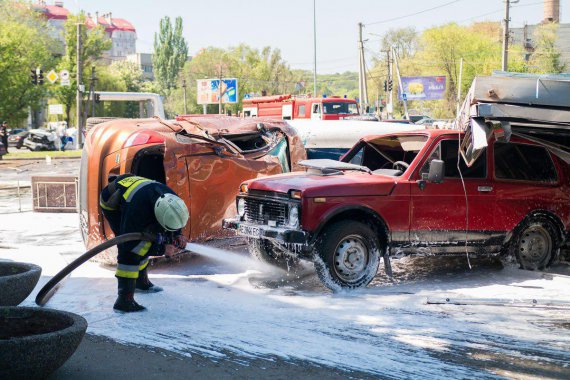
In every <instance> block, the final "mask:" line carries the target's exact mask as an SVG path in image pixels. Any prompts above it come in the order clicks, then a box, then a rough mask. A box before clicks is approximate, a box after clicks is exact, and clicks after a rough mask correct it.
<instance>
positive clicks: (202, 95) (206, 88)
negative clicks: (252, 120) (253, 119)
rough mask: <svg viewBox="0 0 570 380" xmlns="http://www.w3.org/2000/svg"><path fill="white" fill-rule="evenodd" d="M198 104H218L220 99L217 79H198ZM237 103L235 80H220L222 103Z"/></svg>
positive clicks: (236, 84)
mask: <svg viewBox="0 0 570 380" xmlns="http://www.w3.org/2000/svg"><path fill="white" fill-rule="evenodd" d="M197 82H198V96H197V97H198V104H218V103H219V97H220V91H219V86H220V80H219V79H198V80H197ZM237 102H238V83H237V79H236V78H223V79H222V103H237Z"/></svg>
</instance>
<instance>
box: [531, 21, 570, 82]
mask: <svg viewBox="0 0 570 380" xmlns="http://www.w3.org/2000/svg"><path fill="white" fill-rule="evenodd" d="M558 28H559V25H558V24H554V23H551V24H544V25H539V26H538V27H537V28H536V29H535V31H534V45H535V46H534V52H533V53H532V55H531V58H530V61H529V71H530V72H533V73H538V74H545V73H552V74H559V73H562V72H563V71H564V70H565V68H566V67H565V65H564V63H563V62H562V61H561V59H560V57H561V53H560V50H559V49H558V47H557V46H556V40H557V38H558Z"/></svg>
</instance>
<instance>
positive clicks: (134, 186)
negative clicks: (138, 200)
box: [123, 178, 154, 202]
mask: <svg viewBox="0 0 570 380" xmlns="http://www.w3.org/2000/svg"><path fill="white" fill-rule="evenodd" d="M152 182H154V181H151V180H150V179H144V178H143V179H140V180H138V181H137V182H135V183H134V184H132V185H131V186H130V187H129V188H128V189H127V191H125V193H124V194H123V198H125V200H126V201H127V202H129V201H130V200H131V199H132V198H133V196H134V195H135V193H136V192H137V191H139V190H140V189H141V188H142V187H144V186H146V185H148V184H150V183H152Z"/></svg>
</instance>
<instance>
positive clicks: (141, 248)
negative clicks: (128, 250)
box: [132, 241, 152, 256]
mask: <svg viewBox="0 0 570 380" xmlns="http://www.w3.org/2000/svg"><path fill="white" fill-rule="evenodd" d="M151 245H152V242H150V241H141V242H140V243H138V244H137V245H136V247H134V248H133V250H132V252H133V253H136V254H137V255H139V256H144V255H146V254H147V252H148V250H149V249H150V246H151Z"/></svg>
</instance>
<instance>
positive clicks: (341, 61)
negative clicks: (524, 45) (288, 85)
mask: <svg viewBox="0 0 570 380" xmlns="http://www.w3.org/2000/svg"><path fill="white" fill-rule="evenodd" d="M316 2H317V65H318V68H317V70H318V71H319V72H322V73H334V72H343V71H346V70H350V71H356V69H357V66H358V58H357V44H356V39H357V24H358V22H363V23H364V24H367V23H370V24H372V23H374V22H378V21H386V20H390V19H393V18H399V17H401V16H406V15H409V14H412V13H414V12H418V11H422V10H426V9H429V8H433V7H437V6H440V5H442V4H446V3H451V4H448V5H446V6H443V7H441V8H439V9H436V10H433V11H429V12H425V13H421V14H418V15H415V16H410V17H403V18H400V19H398V20H394V21H388V22H380V23H376V24H372V25H368V26H366V27H365V38H368V40H369V41H368V42H367V46H368V47H369V48H370V49H374V50H377V49H378V46H379V42H378V39H379V37H378V36H376V35H377V34H382V33H384V32H385V31H386V30H388V29H389V28H394V27H402V26H410V25H411V26H415V27H416V28H417V29H418V30H422V29H425V28H429V27H431V26H434V25H439V24H442V23H446V22H450V21H456V22H459V23H461V24H468V23H470V22H473V21H483V20H500V19H501V18H502V15H503V9H504V5H503V4H504V3H503V1H502V0H458V1H455V2H452V1H451V0H396V1H394V0H352V1H346V0H344V1H341V0H316ZM561 3H562V4H561V20H562V22H570V6H568V0H561ZM65 6H66V7H67V8H68V9H70V10H71V11H72V12H76V11H77V9H78V7H81V9H84V10H85V11H88V12H91V13H94V12H95V11H99V13H100V14H101V13H106V12H109V11H110V12H112V13H113V16H114V17H120V18H125V19H127V20H129V21H131V22H132V23H133V24H134V26H135V28H136V29H137V34H138V46H137V48H138V50H139V51H140V52H151V51H152V41H153V36H154V33H155V32H156V31H157V30H158V23H159V21H160V19H161V18H162V17H163V16H166V15H168V16H171V17H175V16H182V17H183V19H184V34H185V37H186V39H187V40H188V43H189V47H190V53H191V54H194V53H195V52H196V51H198V50H199V49H200V48H203V47H207V46H219V47H228V46H232V45H237V44H239V43H242V42H243V43H247V44H249V45H251V46H254V47H257V48H261V47H263V46H268V45H269V46H272V47H275V48H279V49H281V52H282V54H283V57H284V58H285V59H286V60H287V61H288V62H289V63H290V64H291V67H293V68H303V69H312V60H313V38H312V33H313V0H288V1H270V0H241V1H237V0H215V1H214V0H210V1H204V0H199V1H196V0H189V1H183V0H162V1H156V0H137V1H134V0H121V1H118V0H66V1H65ZM542 16H543V4H542V1H540V0H520V1H519V3H518V4H514V6H513V8H512V10H511V19H512V24H513V25H514V26H522V25H523V24H524V23H525V22H527V23H529V24H533V23H537V22H539V21H540V20H541V19H542Z"/></svg>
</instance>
